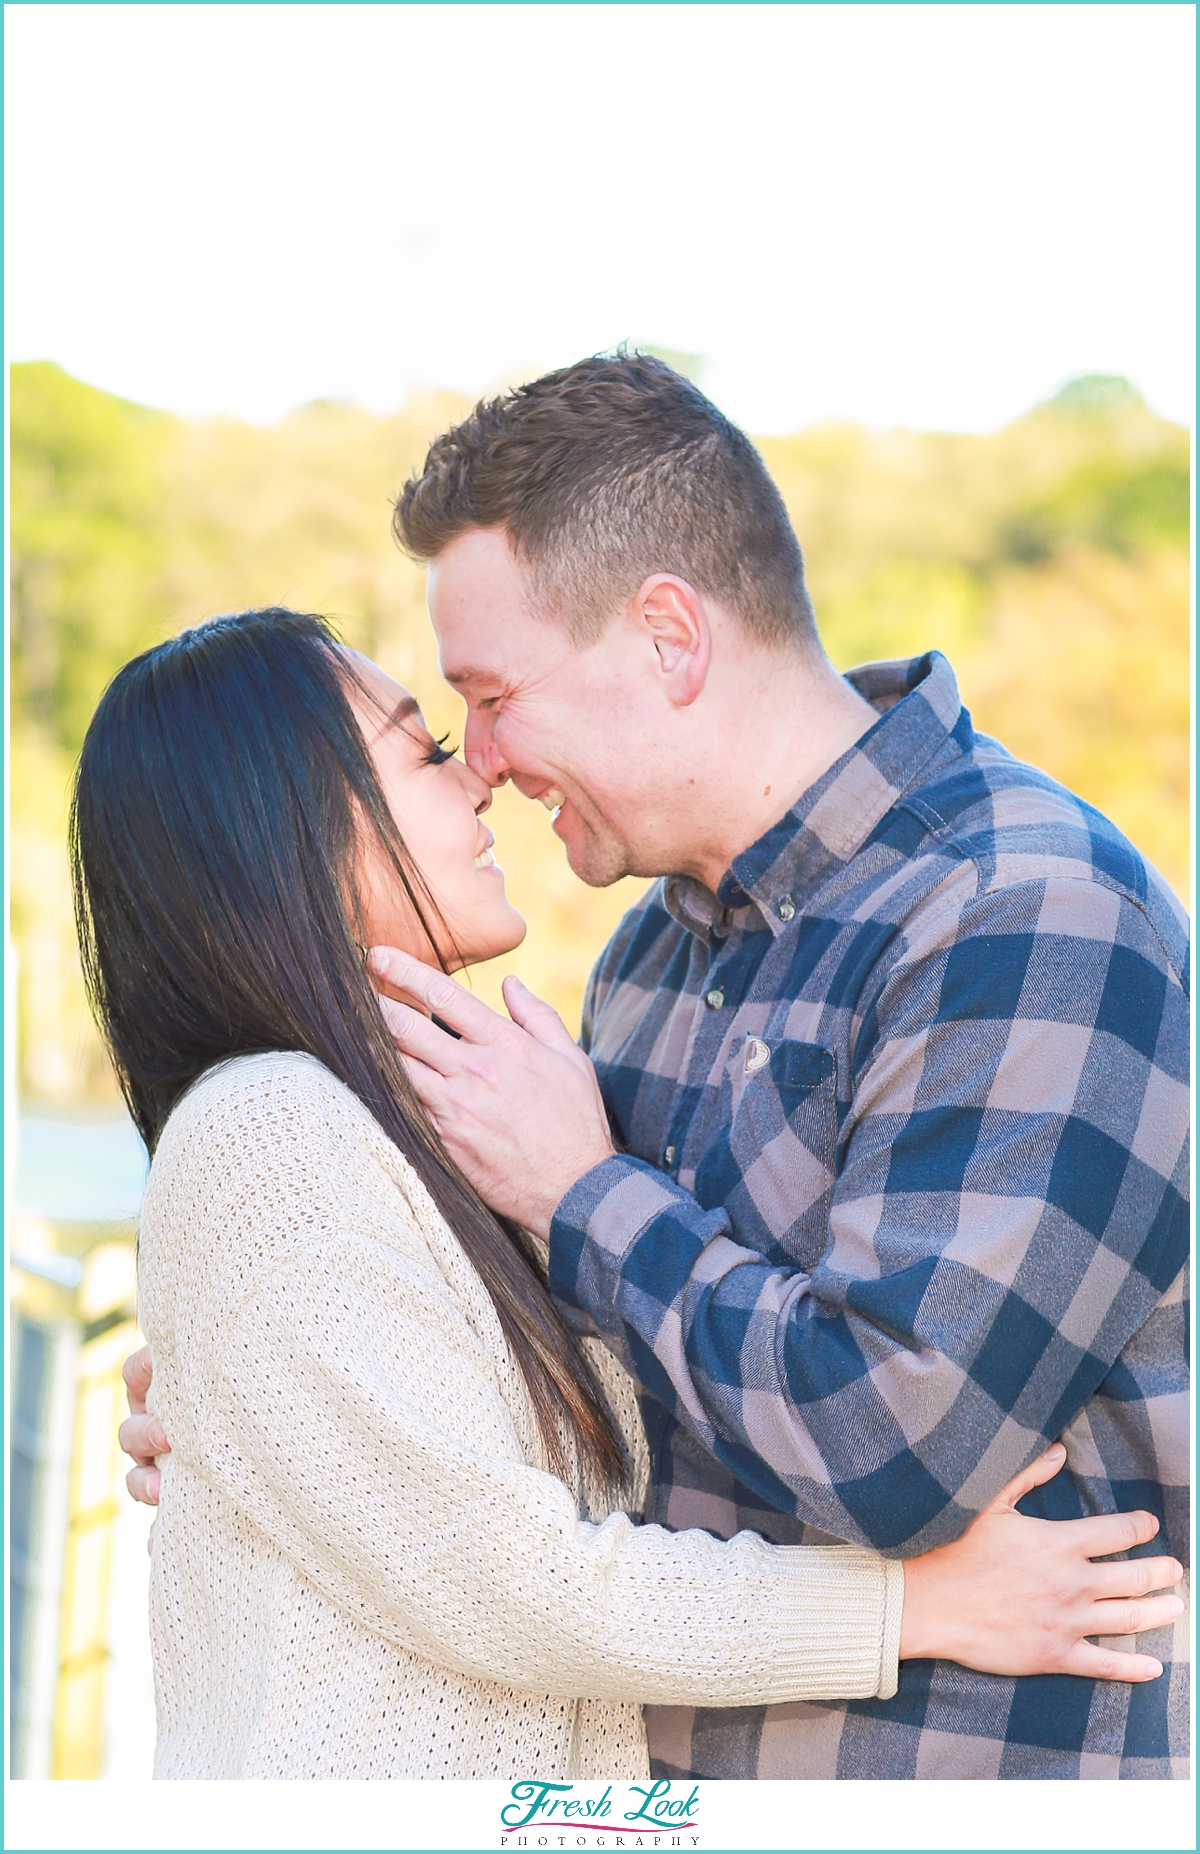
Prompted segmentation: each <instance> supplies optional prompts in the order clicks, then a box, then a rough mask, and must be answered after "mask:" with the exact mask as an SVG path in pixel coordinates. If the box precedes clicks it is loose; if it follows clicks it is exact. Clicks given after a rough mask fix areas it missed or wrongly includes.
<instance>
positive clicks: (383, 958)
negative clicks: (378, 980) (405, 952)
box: [367, 946, 392, 972]
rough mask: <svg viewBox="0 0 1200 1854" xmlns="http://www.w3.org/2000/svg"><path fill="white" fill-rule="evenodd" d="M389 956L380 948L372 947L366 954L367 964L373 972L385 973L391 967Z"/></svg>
mask: <svg viewBox="0 0 1200 1854" xmlns="http://www.w3.org/2000/svg"><path fill="white" fill-rule="evenodd" d="M391 963H392V960H391V955H390V953H387V952H385V951H384V949H383V947H382V946H373V947H372V948H371V950H370V952H369V953H368V954H367V964H368V965H369V966H370V967H371V969H372V971H374V972H386V971H387V969H388V967H389V966H390V965H391Z"/></svg>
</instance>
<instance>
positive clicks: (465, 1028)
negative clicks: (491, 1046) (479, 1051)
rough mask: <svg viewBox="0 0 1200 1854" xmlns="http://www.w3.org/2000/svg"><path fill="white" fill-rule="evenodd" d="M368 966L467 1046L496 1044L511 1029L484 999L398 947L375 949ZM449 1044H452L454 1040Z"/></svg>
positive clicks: (450, 1039) (376, 947)
mask: <svg viewBox="0 0 1200 1854" xmlns="http://www.w3.org/2000/svg"><path fill="white" fill-rule="evenodd" d="M367 964H368V965H369V966H370V968H371V970H372V972H374V973H375V974H376V976H377V977H378V978H381V979H386V980H387V982H388V984H389V985H393V986H395V988H396V990H397V991H403V992H407V993H408V996H409V997H410V998H415V999H416V1000H417V1002H418V1003H419V1004H423V1005H424V1006H425V1008H426V1009H427V1010H429V1011H432V1012H433V1013H434V1014H435V1016H437V1017H440V1018H441V1019H442V1021H443V1023H447V1024H449V1025H450V1028H451V1029H452V1030H457V1031H458V1033H459V1035H460V1036H462V1037H465V1038H466V1040H467V1042H468V1043H491V1042H494V1041H495V1038H496V1034H497V1031H503V1030H506V1029H507V1028H508V1026H507V1024H506V1023H505V1020H504V1018H503V1017H501V1016H500V1014H499V1012H498V1011H493V1010H492V1009H491V1008H490V1007H489V1006H488V1005H486V1004H484V1003H483V1001H482V999H480V998H473V997H472V996H471V994H470V992H469V991H466V990H464V988H463V987H462V986H461V985H456V984H455V983H454V980H453V979H450V978H447V977H446V974H445V973H444V972H438V971H437V970H436V969H435V968H434V967H433V966H427V965H423V964H422V962H421V961H420V960H419V959H414V958H413V956H412V954H411V953H402V952H401V951H400V949H399V947H396V946H373V947H372V948H371V951H370V953H369V954H368V956H367ZM448 1040H449V1041H450V1042H453V1040H454V1039H453V1038H452V1037H451V1038H449V1039H448Z"/></svg>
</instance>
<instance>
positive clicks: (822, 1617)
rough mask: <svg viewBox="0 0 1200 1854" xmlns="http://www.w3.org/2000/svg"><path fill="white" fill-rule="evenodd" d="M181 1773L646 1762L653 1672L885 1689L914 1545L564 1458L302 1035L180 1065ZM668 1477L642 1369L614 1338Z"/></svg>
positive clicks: (165, 1162) (624, 1395) (710, 1696)
mask: <svg viewBox="0 0 1200 1854" xmlns="http://www.w3.org/2000/svg"><path fill="white" fill-rule="evenodd" d="M139 1272H140V1293H141V1321H142V1327H143V1330H144V1331H145V1334H146V1337H147V1339H148V1340H149V1342H150V1345H151V1347H152V1348H153V1353H154V1387H153V1395H152V1399H151V1402H152V1407H153V1409H154V1411H155V1412H156V1414H157V1415H159V1416H160V1417H161V1419H162V1421H163V1423H164V1425H165V1427H166V1431H167V1434H168V1435H169V1436H170V1438H171V1444H172V1448H171V1453H170V1454H169V1455H167V1456H165V1457H164V1458H163V1477H162V1501H161V1507H160V1512H159V1519H158V1528H157V1535H156V1542H155V1549H154V1556H153V1560H152V1572H151V1627H152V1635H153V1645H154V1665H155V1680H156V1684H157V1695H158V1750H157V1756H156V1761H155V1775H156V1776H159V1777H204V1778H234V1777H295V1778H312V1777H502V1778H503V1777H513V1776H521V1777H531V1776H539V1777H554V1778H572V1777H577V1778H588V1777H636V1776H639V1775H645V1773H646V1769H647V1764H646V1748H645V1740H644V1738H643V1733H642V1723H641V1714H640V1709H639V1702H640V1701H643V1700H646V1701H650V1700H653V1701H657V1702H659V1703H666V1704H680V1705H683V1704H695V1705H706V1706H745V1705H749V1704H757V1703H763V1702H771V1701H789V1700H806V1699H817V1698H832V1697H836V1696H843V1697H844V1696H849V1697H864V1696H869V1695H872V1694H879V1695H881V1696H883V1697H885V1698H886V1697H888V1696H889V1695H890V1694H892V1693H893V1692H894V1691H895V1686H896V1656H897V1646H898V1641H899V1632H900V1611H901V1607H902V1602H903V1571H902V1569H901V1567H900V1566H899V1565H898V1564H895V1563H890V1562H887V1561H885V1560H884V1559H882V1558H877V1557H875V1556H873V1555H872V1554H871V1553H869V1552H865V1551H861V1550H859V1549H857V1548H855V1547H852V1546H823V1547H810V1548H797V1547H777V1546H771V1545H767V1544H765V1543H764V1542H763V1541H762V1540H761V1539H759V1538H758V1537H756V1536H755V1535H754V1534H752V1533H748V1532H743V1533H739V1535H738V1536H737V1537H736V1538H734V1539H731V1540H729V1541H728V1542H725V1541H723V1540H719V1539H716V1538H713V1537H710V1536H709V1535H708V1534H707V1533H704V1532H683V1533H675V1534H672V1533H668V1532H665V1531H663V1530H662V1529H661V1528H660V1527H657V1526H638V1525H636V1524H632V1523H631V1522H630V1520H629V1519H628V1518H627V1517H626V1516H625V1515H624V1514H623V1513H616V1514H612V1515H611V1516H607V1517H606V1516H605V1515H606V1510H607V1509H606V1508H605V1507H603V1506H599V1507H598V1506H597V1503H596V1502H595V1500H594V1499H592V1500H591V1501H590V1502H589V1499H588V1497H587V1495H586V1493H583V1494H581V1493H580V1492H579V1490H577V1489H576V1490H571V1489H569V1488H567V1487H566V1486H564V1484H563V1483H562V1482H561V1481H560V1480H557V1479H554V1478H553V1477H552V1476H551V1475H550V1474H548V1473H547V1472H546V1470H545V1467H544V1457H543V1454H542V1450H541V1447H540V1445H539V1441H538V1434H537V1429H536V1425H535V1423H534V1420H533V1413H532V1410H531V1408H530V1404H529V1400H528V1397H527V1395H526V1392H525V1387H524V1382H523V1380H522V1378H521V1376H520V1373H519V1372H518V1370H517V1368H516V1366H515V1364H514V1362H513V1360H512V1357H511V1355H510V1353H509V1350H508V1347H507V1345H506V1343H505V1340H504V1337H503V1334H502V1332H501V1328H500V1324H499V1321H498V1320H497V1317H496V1314H495V1311H494V1309H493V1307H492V1303H491V1301H490V1299H489V1297H488V1295H487V1292H486V1291H485V1289H484V1287H483V1285H482V1283H481V1282H480V1280H479V1278H478V1276H477V1275H476V1274H475V1272H474V1270H473V1269H472V1267H471V1265H470V1263H469V1262H468V1261H467V1259H466V1257H465V1255H464V1254H463V1251H462V1249H461V1248H460V1247H459V1245H458V1243H457V1241H456V1240H455V1238H454V1236H453V1235H452V1234H451V1232H450V1230H449V1228H448V1226H447V1225H446V1223H445V1222H444V1220H443V1219H442V1217H441V1215H440V1214H439V1212H438V1211H437V1209H436V1207H435V1206H434V1204H433V1202H432V1200H431V1199H430V1197H429V1196H428V1194H427V1193H426V1191H425V1189H424V1187H423V1186H422V1185H421V1183H420V1182H419V1180H418V1179H417V1178H416V1176H415V1174H414V1173H413V1171H412V1169H411V1168H410V1166H409V1165H408V1164H407V1162H406V1161H405V1159H404V1158H403V1157H402V1155H401V1154H400V1153H399V1152H398V1151H397V1149H396V1148H395V1147H394V1146H393V1145H392V1144H391V1142H390V1141H389V1140H388V1139H387V1138H386V1136H385V1135H384V1134H383V1133H382V1131H381V1130H380V1128H379V1127H378V1126H377V1124H376V1123H375V1121H374V1120H373V1119H372V1118H371V1116H370V1115H369V1114H368V1113H367V1111H366V1109H365V1108H364V1107H363V1106H362V1105H361V1104H360V1102H359V1101H358V1100H357V1099H356V1098H355V1097H354V1096H353V1095H352V1094H351V1093H350V1092H349V1091H348V1090H347V1089H346V1088H345V1087H343V1086H342V1084H341V1083H340V1082H338V1081H336V1080H335V1079H334V1077H333V1076H332V1075H330V1074H329V1072H328V1071H327V1070H326V1069H324V1068H323V1067H322V1066H321V1065H320V1064H319V1063H318V1062H315V1061H314V1060H312V1058H310V1057H307V1056H299V1055H268V1056H252V1057H242V1058H239V1059H238V1060H236V1061H233V1062H229V1063H225V1064H222V1065H221V1066H220V1067H219V1068H216V1069H214V1070H211V1071H210V1072H209V1074H208V1075H206V1076H205V1077H203V1079H202V1080H201V1081H200V1082H199V1083H198V1084H197V1085H196V1086H195V1087H194V1088H193V1089H192V1090H191V1091H190V1092H189V1094H188V1095H187V1097H186V1098H185V1099H184V1100H183V1101H182V1102H181V1104H180V1105H179V1107H178V1108H177V1109H176V1111H175V1112H174V1114H173V1115H172V1116H171V1119H170V1122H169V1124H168V1126H167V1127H166V1129H165V1131H164V1133H163V1136H162V1139H161V1141H160V1143H159V1147H158V1151H157V1153H156V1155H155V1159H154V1165H153V1168H152V1170H151V1174H150V1182H149V1186H148V1188H147V1192H146V1199H145V1205H144V1209H143V1212H142V1222H141V1236H140V1255H139ZM593 1356H594V1357H595V1359H596V1362H597V1365H598V1367H599V1369H600V1370H601V1371H602V1373H603V1379H604V1384H605V1391H606V1395H607V1396H608V1397H609V1400H610V1403H611V1405H612V1407H613V1410H614V1414H615V1415H616V1417H617V1420H618V1421H619V1422H620V1424H621V1427H622V1430H623V1433H624V1434H625V1436H626V1440H627V1445H628V1448H629V1452H630V1459H631V1463H632V1469H633V1473H634V1476H635V1478H639V1477H640V1479H641V1480H642V1482H643V1484H644V1477H645V1467H646V1463H645V1441H644V1438H643V1437H642V1435H641V1430H640V1425H639V1423H638V1418H637V1410H636V1404H635V1403H634V1400H633V1396H632V1392H631V1388H630V1386H629V1381H628V1379H625V1378H624V1377H623V1374H621V1373H620V1371H619V1369H618V1367H617V1366H616V1365H615V1364H614V1363H613V1362H612V1360H611V1359H609V1358H608V1357H607V1354H605V1353H604V1352H603V1350H602V1348H599V1347H596V1348H595V1351H594V1353H593Z"/></svg>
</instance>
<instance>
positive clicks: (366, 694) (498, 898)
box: [347, 652, 525, 968]
mask: <svg viewBox="0 0 1200 1854" xmlns="http://www.w3.org/2000/svg"><path fill="white" fill-rule="evenodd" d="M347 655H348V656H350V657H351V660H352V664H353V670H354V675H355V677H356V678H357V683H361V684H362V687H361V688H360V687H358V686H357V684H356V682H354V681H351V682H350V683H349V684H348V687H347V694H348V696H349V698H350V706H351V707H352V708H353V710H354V713H355V718H356V719H357V721H358V725H359V727H360V728H361V729H362V734H363V739H364V740H365V741H366V743H367V748H368V751H369V752H370V755H371V759H372V761H373V763H374V766H375V771H376V774H377V776H378V779H379V783H380V786H381V787H382V789H383V795H384V798H385V799H386V800H387V804H388V808H389V809H390V811H391V814H392V816H393V817H394V818H395V820H396V824H397V827H398V828H399V831H400V835H401V836H402V837H403V839H404V841H405V843H406V844H407V846H408V849H409V851H410V852H411V855H412V858H413V861H414V862H415V863H416V865H417V868H418V869H419V870H420V872H421V874H422V876H423V877H424V879H425V882H426V884H427V886H428V888H429V890H430V892H431V893H432V895H433V897H434V899H435V901H436V902H437V905H438V909H439V910H440V912H441V915H442V919H443V920H444V922H445V927H446V929H448V943H447V944H445V945H443V946H442V947H441V949H440V950H441V952H442V954H443V956H444V958H445V960H446V963H447V965H449V966H450V967H452V968H454V967H459V966H468V965H475V964H477V963H478V962H479V961H480V960H483V959H493V958H495V956H496V955H497V954H498V953H507V952H510V951H511V950H512V948H513V947H514V946H519V945H520V943H521V941H522V940H523V939H524V938H525V922H524V920H523V919H522V918H521V916H520V915H519V914H518V913H517V910H516V909H515V908H514V907H513V906H512V904H511V902H510V901H509V899H508V897H507V895H506V894H505V893H504V871H503V869H501V867H500V865H499V864H498V863H496V862H495V861H493V858H492V843H493V841H494V838H493V836H492V833H491V831H490V830H489V829H488V827H487V825H486V824H485V823H484V822H483V819H482V816H481V813H483V812H484V811H486V810H487V808H488V806H489V805H490V804H491V802H492V793H491V787H490V786H488V785H486V784H485V783H484V781H483V780H482V779H481V778H479V776H478V774H476V773H473V772H472V771H471V769H470V767H469V766H465V765H464V764H463V762H462V761H461V760H460V759H456V758H455V757H454V755H453V754H444V753H443V752H442V751H441V750H440V749H439V748H438V745H437V742H436V741H435V740H434V739H433V737H432V735H431V734H430V732H429V729H428V728H427V727H426V725H425V722H424V719H423V717H422V714H421V711H420V709H419V708H418V707H417V704H416V702H415V701H414V700H413V698H412V696H411V695H410V694H409V693H408V691H407V689H402V688H401V687H400V684H399V683H397V682H393V681H392V679H391V677H390V676H386V675H385V674H384V672H383V671H382V670H381V669H380V668H379V667H378V665H377V664H375V663H372V662H370V660H369V659H368V658H366V657H360V656H359V655H358V654H357V653H356V652H347ZM360 858H361V860H360V883H361V889H362V902H363V907H364V910H365V920H364V923H363V925H364V930H365V932H366V934H367V936H368V942H367V943H368V945H371V946H399V947H402V948H403V949H404V950H405V951H406V952H410V953H413V954H414V955H415V956H416V957H417V958H418V959H423V960H425V961H427V962H428V961H431V960H432V957H433V954H432V949H431V948H430V945H429V941H428V939H427V937H426V935H425V933H424V931H423V930H422V927H421V924H420V922H419V920H418V919H417V917H416V914H415V913H414V911H413V908H412V904H411V903H410V902H409V900H408V897H407V896H406V895H405V893H404V889H403V887H402V886H401V883H400V880H399V877H398V876H397V874H396V871H395V869H394V868H393V867H392V864H391V862H390V860H389V859H388V857H387V856H386V855H385V853H384V850H383V847H382V845H381V844H380V843H379V841H378V838H377V837H376V835H375V832H374V831H373V830H370V829H364V831H363V833H362V843H361V850H360ZM426 914H427V916H428V918H429V926H430V929H431V930H432V931H433V932H434V933H436V934H438V935H439V938H440V937H441V935H442V927H441V924H440V923H439V921H438V920H437V917H436V915H433V914H430V913H429V910H428V909H426Z"/></svg>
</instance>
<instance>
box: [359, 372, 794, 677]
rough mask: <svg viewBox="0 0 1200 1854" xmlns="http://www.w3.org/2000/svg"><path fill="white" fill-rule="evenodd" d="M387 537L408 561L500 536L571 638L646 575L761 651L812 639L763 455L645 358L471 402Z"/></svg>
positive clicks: (783, 513)
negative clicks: (706, 602)
mask: <svg viewBox="0 0 1200 1854" xmlns="http://www.w3.org/2000/svg"><path fill="white" fill-rule="evenodd" d="M394 527H395V532H396V538H397V539H398V540H399V542H400V544H401V546H402V547H403V548H404V549H405V551H406V552H407V553H409V554H411V555H412V556H413V558H414V559H417V560H433V559H436V557H437V556H438V554H440V553H441V552H442V550H443V549H444V548H445V547H447V546H448V545H449V543H450V542H451V541H453V540H455V539H456V538H457V537H458V536H459V535H460V534H465V533H466V532H467V531H468V530H469V529H472V528H495V527H502V528H503V529H504V530H505V531H506V533H507V535H508V538H509V541H510V543H511V545H512V547H513V550H514V552H515V554H516V555H517V557H518V559H521V560H523V561H525V562H526V564H527V565H528V566H529V567H530V569H531V571H532V578H533V589H534V596H535V599H536V600H537V602H538V605H539V607H540V608H541V609H542V610H544V612H545V614H546V615H547V616H553V617H555V618H558V619H560V620H561V622H562V623H564V624H565V625H566V626H567V627H568V629H569V630H570V632H571V634H572V636H573V637H574V638H575V639H576V640H577V641H578V642H581V643H582V642H589V641H591V640H592V639H593V638H595V637H596V636H598V635H599V633H600V632H601V631H602V630H603V628H604V626H605V625H606V624H607V622H608V620H609V619H610V618H611V617H612V616H613V614H614V613H615V612H616V611H617V610H618V609H619V608H620V606H621V605H622V604H623V603H624V602H625V601H626V600H627V599H630V598H632V597H633V595H634V593H635V592H636V591H637V589H638V587H639V586H640V585H641V584H642V583H643V581H644V580H646V579H647V578H649V576H650V575H651V574H652V573H675V574H678V575H679V577H680V578H681V579H685V580H687V581H688V582H689V584H691V585H693V586H695V587H696V589H697V591H698V592H702V593H707V594H708V595H709V596H710V597H711V598H713V599H716V600H718V601H719V602H720V603H721V604H722V605H724V606H726V607H727V608H728V609H729V610H731V611H733V612H734V613H735V614H736V615H737V616H738V617H739V618H740V619H741V620H742V622H743V623H744V624H745V626H746V629H747V630H748V631H749V632H750V633H751V634H752V635H754V636H755V637H757V638H759V639H760V640H761V641H762V642H764V643H768V644H776V645H778V644H786V643H793V644H797V643H799V644H811V643H813V642H814V641H815V638H816V627H815V623H814V619H813V611H812V605H811V603H810V601H809V597H808V592H807V589H806V587H805V583H804V560H803V557H802V555H801V552H800V543H799V542H798V540H797V539H796V536H795V533H794V531H793V529H792V524H791V522H790V520H789V519H788V513H787V510H786V509H785V508H784V506H783V500H782V498H781V496H780V494H779V491H778V490H777V489H776V487H775V485H774V483H773V482H772V481H771V478H770V477H769V475H768V474H767V470H766V466H765V465H764V463H763V461H762V458H761V457H760V456H759V454H758V452H757V451H756V450H755V448H754V446H753V445H752V444H751V443H750V441H749V439H748V438H747V437H746V436H745V435H744V433H743V432H741V431H739V430H738V428H737V426H736V425H733V424H731V423H730V422H729V420H728V419H727V418H725V417H724V415H723V414H722V413H720V412H718V410H717V408H716V406H714V405H713V404H712V402H711V400H708V399H706V398H705V396H704V394H703V393H702V392H700V390H699V388H698V387H696V386H693V384H692V383H691V381H690V380H687V379H685V378H684V377H683V375H682V374H678V373H676V372H675V370H674V369H673V368H671V367H668V366H667V365H666V363H665V362H663V361H660V360H656V359H655V358H654V357H653V356H651V355H648V354H629V353H625V352H623V351H621V352H618V353H617V354H615V355H597V356H595V357H593V358H592V359H590V360H583V361H577V362H576V363H575V365H574V366H571V367H562V368H560V369H559V370H558V371H557V372H556V373H548V374H545V375H543V377H542V378H541V379H540V380H534V381H533V382H532V383H531V384H530V385H528V386H520V387H517V388H516V390H515V391H513V392H510V393H506V394H504V395H503V396H502V397H501V398H498V399H490V400H481V401H480V403H479V404H478V405H477V406H476V407H475V409H474V411H473V412H472V413H471V414H470V416H469V417H468V418H465V419H464V420H463V421H462V423H461V424H459V425H455V426H454V427H453V429H452V430H450V431H446V432H443V433H442V435H441V436H440V437H437V438H435V439H434V441H433V443H432V444H431V445H430V447H429V454H428V456H427V457H426V459H425V465H424V468H423V470H422V471H421V473H420V475H419V476H413V477H410V479H409V480H408V482H407V483H406V484H405V485H404V488H403V490H402V491H401V494H400V497H399V500H398V501H397V503H396V512H395V520H394Z"/></svg>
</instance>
